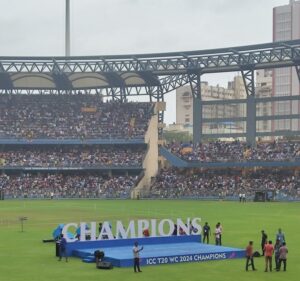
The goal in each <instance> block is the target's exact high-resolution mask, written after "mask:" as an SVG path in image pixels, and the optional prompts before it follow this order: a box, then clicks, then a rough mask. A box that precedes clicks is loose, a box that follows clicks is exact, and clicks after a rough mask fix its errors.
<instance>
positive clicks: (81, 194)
mask: <svg viewBox="0 0 300 281" xmlns="http://www.w3.org/2000/svg"><path fill="white" fill-rule="evenodd" d="M136 181H137V176H112V177H108V176H103V175H97V174H83V175H78V174H76V175H64V174H56V173H55V174H23V175H6V174H2V175H0V189H2V191H3V193H4V197H5V198H6V199H8V198H15V199H16V198H20V199H21V198H129V197H130V191H131V189H132V188H133V187H134V186H135V184H136Z"/></svg>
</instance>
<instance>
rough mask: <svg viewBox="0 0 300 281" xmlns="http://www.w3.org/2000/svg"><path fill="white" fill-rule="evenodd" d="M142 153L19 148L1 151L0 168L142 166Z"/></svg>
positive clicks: (124, 149) (119, 148) (139, 149)
mask: <svg viewBox="0 0 300 281" xmlns="http://www.w3.org/2000/svg"><path fill="white" fill-rule="evenodd" d="M144 154H145V149H144V148H142V147H134V148H132V147H131V148H130V147H128V146H127V147H126V146H108V147H103V146H97V145H94V146H85V147H81V146H75V147H74V146H71V147H69V146H65V147H44V148H37V147H35V148H30V147H26V148H25V147H21V148H18V147H17V148H15V149H9V150H3V151H0V168H1V167H93V166H94V167H96V166H122V167H129V166H140V167H141V166H142V160H143V157H144Z"/></svg>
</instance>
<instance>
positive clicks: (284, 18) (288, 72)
mask: <svg viewBox="0 0 300 281" xmlns="http://www.w3.org/2000/svg"><path fill="white" fill-rule="evenodd" d="M295 39H300V1H294V0H290V2H289V4H288V5H284V6H279V7H275V8H273V41H274V42H276V41H283V40H295ZM299 93H300V91H299V80H298V77H297V73H296V71H295V69H294V68H291V67H290V68H278V69H274V71H273V90H272V94H273V95H274V96H290V95H299ZM272 111H273V112H272V113H273V114H274V115H283V114H299V113H300V102H299V101H284V102H274V103H273V105H272ZM271 129H272V131H277V130H299V129H300V120H299V119H284V120H274V121H272V128H271Z"/></svg>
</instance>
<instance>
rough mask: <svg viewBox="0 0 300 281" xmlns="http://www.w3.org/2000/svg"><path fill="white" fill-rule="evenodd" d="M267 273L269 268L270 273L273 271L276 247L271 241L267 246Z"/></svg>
mask: <svg viewBox="0 0 300 281" xmlns="http://www.w3.org/2000/svg"><path fill="white" fill-rule="evenodd" d="M264 250H265V262H266V267H265V272H268V268H269V269H270V272H271V271H272V257H273V254H274V246H273V244H272V241H271V240H270V241H269V243H267V244H266V245H265V248H264Z"/></svg>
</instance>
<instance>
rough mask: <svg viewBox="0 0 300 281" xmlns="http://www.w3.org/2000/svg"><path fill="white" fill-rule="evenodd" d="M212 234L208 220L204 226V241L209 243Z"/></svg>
mask: <svg viewBox="0 0 300 281" xmlns="http://www.w3.org/2000/svg"><path fill="white" fill-rule="evenodd" d="M210 235H211V231H210V226H209V225H208V222H206V223H205V224H204V226H203V243H205V240H206V243H207V244H208V243H209V236H210Z"/></svg>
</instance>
